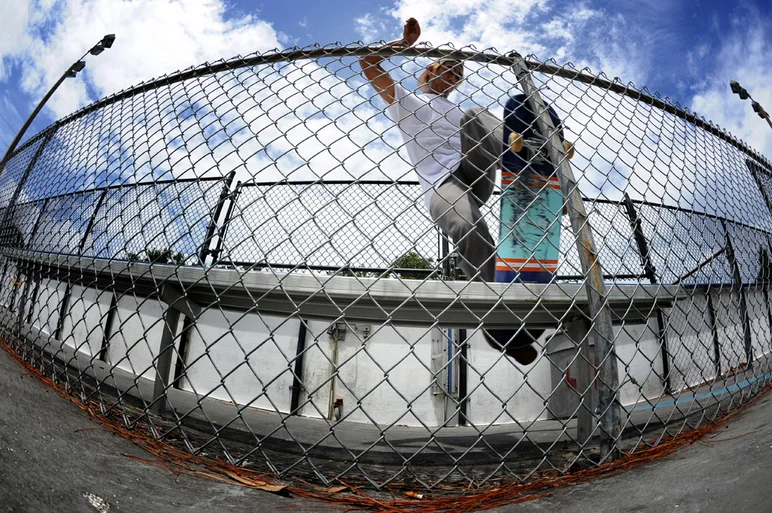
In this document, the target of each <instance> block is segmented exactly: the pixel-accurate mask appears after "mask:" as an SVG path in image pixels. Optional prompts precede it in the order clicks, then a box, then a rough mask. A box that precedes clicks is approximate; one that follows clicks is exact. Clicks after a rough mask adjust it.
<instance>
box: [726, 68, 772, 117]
mask: <svg viewBox="0 0 772 513" xmlns="http://www.w3.org/2000/svg"><path fill="white" fill-rule="evenodd" d="M729 87H731V88H732V92H733V93H734V94H736V95H737V96H739V97H740V99H741V100H747V99H750V100H751V106H752V107H753V112H755V113H756V114H758V115H759V117H760V118H761V119H764V120H766V122H767V124H768V125H769V126H770V128H772V121H770V119H769V114H767V111H765V110H764V107H762V106H761V104H760V103H759V102H757V101H756V100H754V99H753V98H752V97H751V95H750V93H748V91H747V90H746V89H745V88H744V87H743V86H741V85H740V84H739V83H737V81H735V80H730V81H729Z"/></svg>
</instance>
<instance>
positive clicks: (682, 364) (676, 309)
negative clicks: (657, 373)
mask: <svg viewBox="0 0 772 513" xmlns="http://www.w3.org/2000/svg"><path fill="white" fill-rule="evenodd" d="M665 313H666V319H667V344H668V352H669V354H670V385H671V387H672V389H673V391H674V392H675V391H678V390H682V389H683V388H686V387H689V386H693V385H699V384H700V383H704V382H706V381H710V380H712V379H713V378H715V376H716V367H715V363H714V355H715V350H714V344H713V332H712V331H711V329H710V314H709V312H708V299H707V296H706V295H705V294H703V293H701V292H700V291H699V290H695V291H694V292H693V294H691V295H690V296H688V297H686V298H685V299H682V300H679V301H678V302H677V303H676V304H675V305H674V306H673V307H672V308H669V309H667V310H665Z"/></svg>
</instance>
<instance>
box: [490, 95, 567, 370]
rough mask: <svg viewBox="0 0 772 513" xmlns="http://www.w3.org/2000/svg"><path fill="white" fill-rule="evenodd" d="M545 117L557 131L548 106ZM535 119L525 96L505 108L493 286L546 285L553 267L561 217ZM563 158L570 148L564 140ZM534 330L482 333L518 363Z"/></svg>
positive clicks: (527, 358) (528, 352) (528, 354)
mask: <svg viewBox="0 0 772 513" xmlns="http://www.w3.org/2000/svg"><path fill="white" fill-rule="evenodd" d="M548 109H549V114H550V117H551V118H552V122H553V123H554V125H555V126H556V127H560V118H558V116H557V114H556V113H555V111H554V110H553V109H552V107H549V108H548ZM535 124H536V123H535V116H534V114H533V113H532V112H531V110H530V109H528V108H527V106H526V97H525V95H517V96H514V97H512V98H510V99H509V100H508V101H507V103H506V105H505V107H504V140H503V149H504V153H503V155H502V157H501V189H502V191H501V200H500V206H501V218H500V219H501V222H500V225H499V241H500V243H499V249H498V255H497V259H496V281H497V282H504V283H511V282H520V283H549V282H550V281H551V280H552V278H553V276H554V274H555V272H556V271H557V267H558V257H559V250H560V215H561V213H562V210H563V194H562V192H561V190H560V182H559V180H558V176H557V174H556V173H555V167H554V166H553V165H552V163H551V162H550V159H549V156H548V155H547V144H548V143H547V141H546V139H545V138H544V137H543V136H541V135H539V134H538V133H537V132H536V128H535ZM559 135H560V139H561V141H562V142H563V148H564V150H565V151H566V156H567V157H568V158H571V157H573V153H574V148H573V145H572V144H571V143H569V142H568V141H565V140H564V139H563V133H562V130H560V131H559ZM543 332H544V330H543V329H539V330H534V329H530V330H526V329H525V328H522V329H520V330H487V331H486V340H487V341H488V343H489V344H490V345H491V346H493V347H494V348H496V349H498V350H501V349H504V351H505V353H506V354H507V355H509V356H511V357H513V358H514V359H515V360H517V361H518V362H519V363H521V364H525V365H527V364H529V363H532V362H533V360H535V359H536V358H537V357H538V352H537V351H536V349H535V348H534V347H533V345H532V344H533V343H534V342H535V341H536V339H537V338H539V336H540V335H541V334H542V333H543Z"/></svg>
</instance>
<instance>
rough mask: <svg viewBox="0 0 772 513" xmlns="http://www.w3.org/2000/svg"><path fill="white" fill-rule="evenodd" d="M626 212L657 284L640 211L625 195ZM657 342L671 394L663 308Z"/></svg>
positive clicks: (650, 276)
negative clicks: (639, 215) (639, 214)
mask: <svg viewBox="0 0 772 513" xmlns="http://www.w3.org/2000/svg"><path fill="white" fill-rule="evenodd" d="M623 199H624V204H625V212H627V217H628V218H629V219H630V228H632V230H633V237H634V238H635V244H636V246H638V253H639V254H640V256H641V265H643V272H644V274H645V276H646V278H647V279H648V280H649V283H651V284H656V283H657V270H656V268H655V267H654V263H653V262H652V261H651V253H650V252H649V242H648V241H647V240H646V235H644V233H643V223H642V222H641V218H640V217H638V210H637V209H636V208H635V203H633V200H632V199H630V195H628V194H627V193H625V194H624V198H623ZM657 340H658V341H659V347H660V348H661V349H662V374H663V377H662V382H663V384H664V387H665V392H666V393H669V392H670V391H671V390H672V387H671V383H670V352H669V351H668V347H667V327H666V323H665V315H664V313H663V312H662V309H661V308H657Z"/></svg>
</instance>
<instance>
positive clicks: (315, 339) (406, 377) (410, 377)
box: [301, 321, 446, 426]
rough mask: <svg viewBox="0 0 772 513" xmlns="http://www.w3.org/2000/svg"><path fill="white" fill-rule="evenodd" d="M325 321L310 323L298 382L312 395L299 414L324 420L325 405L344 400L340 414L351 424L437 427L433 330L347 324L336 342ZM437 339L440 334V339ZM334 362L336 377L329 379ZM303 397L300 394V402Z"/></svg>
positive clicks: (439, 398)
mask: <svg viewBox="0 0 772 513" xmlns="http://www.w3.org/2000/svg"><path fill="white" fill-rule="evenodd" d="M329 327H330V324H329V323H324V322H322V321H311V322H309V338H308V341H307V347H308V348H309V349H308V352H307V353H306V358H305V362H304V374H303V381H304V384H305V388H306V390H308V391H310V392H312V397H311V401H312V402H309V403H308V404H306V405H304V406H303V407H302V409H301V414H302V415H307V416H312V417H322V416H323V417H328V418H329V415H330V413H332V412H330V404H331V403H332V402H334V400H335V399H343V411H342V415H343V416H345V417H346V420H347V421H350V422H365V423H370V422H376V423H378V424H391V423H396V424H398V425H405V426H420V425H422V424H428V425H432V426H436V425H441V424H442V423H443V422H444V421H445V410H446V400H445V397H444V395H442V394H439V395H435V394H434V393H432V387H431V385H432V381H433V373H432V370H431V354H432V341H431V338H432V335H433V334H434V335H438V334H437V333H435V332H439V331H440V330H439V329H438V328H413V327H404V326H399V327H397V326H382V327H380V328H379V326H378V325H372V326H368V327H369V328H370V329H371V330H372V332H371V333H370V334H369V336H367V337H365V331H364V325H361V324H359V325H355V324H348V325H347V327H346V333H345V335H344V336H343V337H342V338H340V340H338V342H337V344H336V343H335V341H334V339H333V337H331V336H330V335H329V334H328V333H327V329H328V328H329ZM439 336H442V335H439ZM333 362H337V369H338V374H337V376H335V377H334V379H331V378H332V373H333V369H334V366H333ZM306 399H307V395H306V394H302V396H301V402H302V401H305V400H306Z"/></svg>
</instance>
